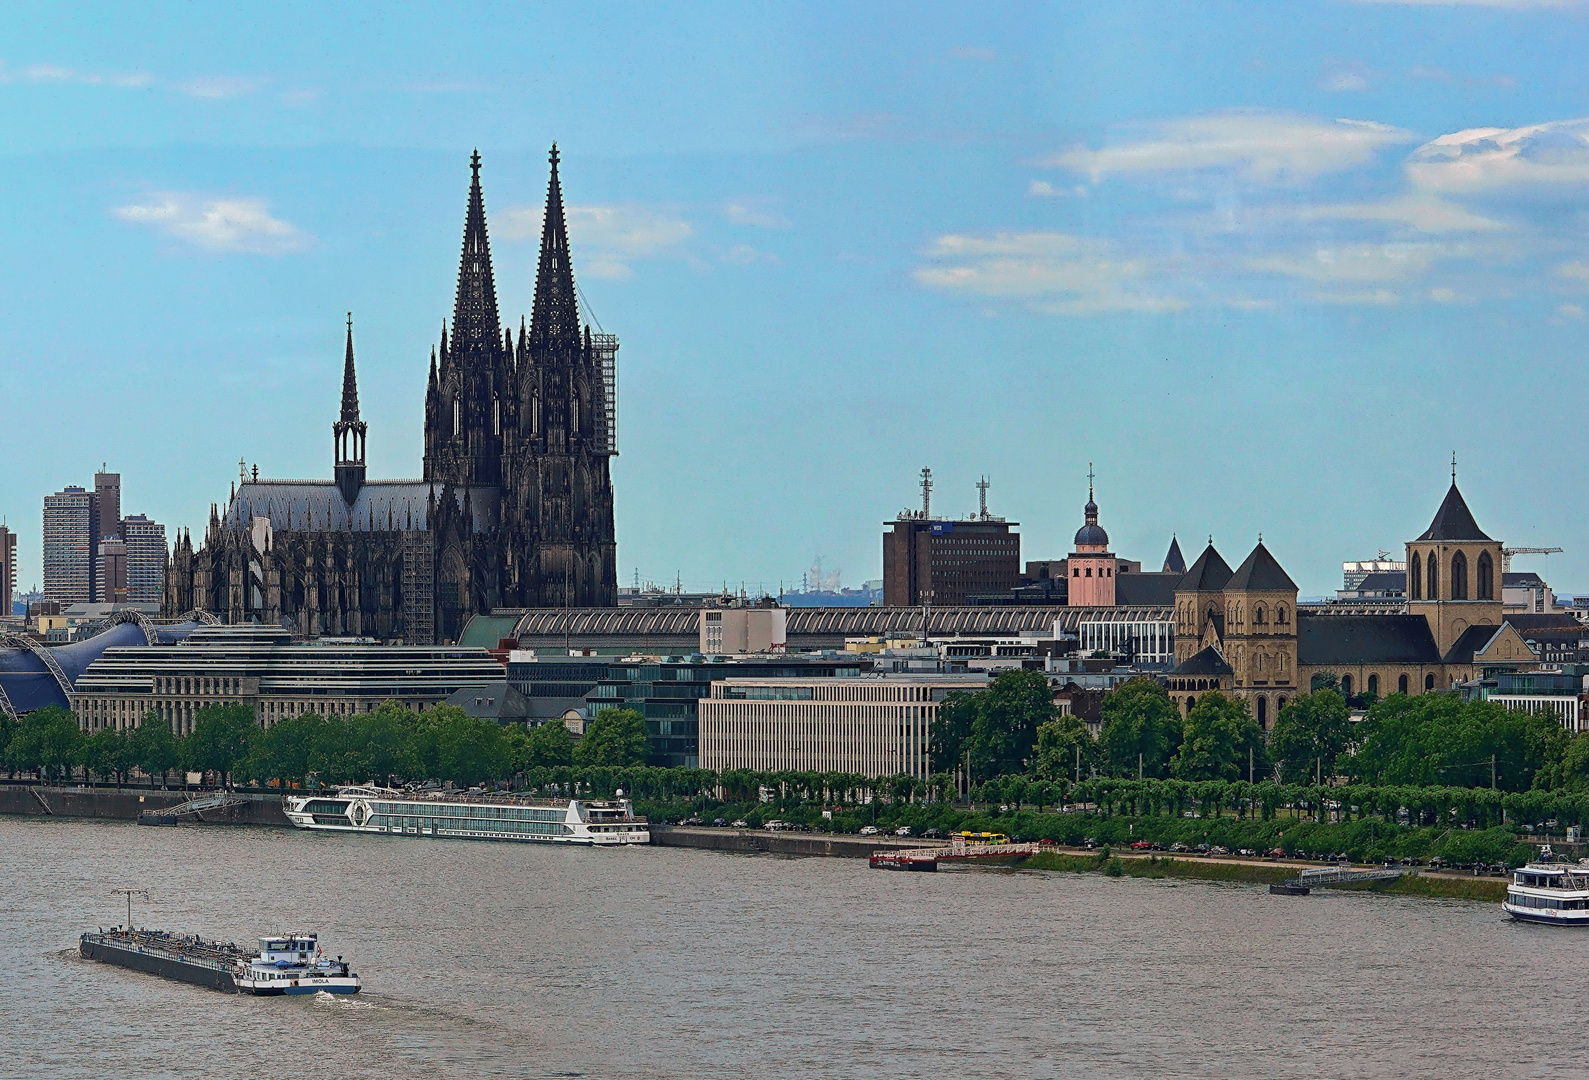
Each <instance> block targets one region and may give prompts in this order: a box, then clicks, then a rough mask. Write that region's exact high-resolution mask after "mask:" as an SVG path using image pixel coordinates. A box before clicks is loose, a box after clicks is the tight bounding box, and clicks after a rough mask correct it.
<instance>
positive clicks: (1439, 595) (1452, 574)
mask: <svg viewBox="0 0 1589 1080" xmlns="http://www.w3.org/2000/svg"><path fill="white" fill-rule="evenodd" d="M1501 568H1502V561H1501V542H1500V541H1499V540H1491V539H1490V538H1489V537H1488V536H1486V535H1485V534H1484V531H1483V530H1482V529H1480V528H1479V525H1478V522H1476V521H1474V520H1473V512H1472V511H1471V510H1469V509H1468V504H1467V501H1466V500H1464V499H1463V498H1462V492H1460V491H1458V490H1457V471H1456V466H1455V465H1453V466H1452V467H1451V488H1450V490H1448V491H1447V492H1446V497H1445V501H1443V502H1442V503H1441V504H1440V509H1439V510H1438V511H1436V512H1435V517H1434V520H1433V521H1431V522H1430V523H1429V527H1428V528H1427V529H1425V530H1424V531H1423V535H1421V536H1419V537H1418V539H1416V540H1409V541H1407V612H1408V614H1411V615H1422V616H1423V617H1424V618H1426V619H1428V620H1429V629H1430V631H1432V632H1433V634H1434V638H1435V646H1436V647H1437V648H1438V649H1439V651H1440V655H1441V656H1445V655H1447V654H1448V653H1450V652H1451V650H1452V647H1453V646H1454V645H1456V643H1457V641H1458V640H1459V639H1460V638H1461V637H1462V635H1463V634H1464V633H1466V632H1467V630H1468V628H1469V627H1473V626H1485V627H1490V628H1492V629H1493V628H1496V627H1499V626H1500V625H1501V623H1502V622H1504V621H1505V620H1504V618H1503V616H1502V614H1501V574H1500V571H1501Z"/></svg>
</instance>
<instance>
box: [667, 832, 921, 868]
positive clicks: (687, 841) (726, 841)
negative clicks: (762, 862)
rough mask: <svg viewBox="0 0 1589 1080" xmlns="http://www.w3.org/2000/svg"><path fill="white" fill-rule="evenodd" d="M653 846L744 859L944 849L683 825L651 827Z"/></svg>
mask: <svg viewBox="0 0 1589 1080" xmlns="http://www.w3.org/2000/svg"><path fill="white" fill-rule="evenodd" d="M651 842H652V843H653V844H656V845H657V846H659V847H689V848H705V849H708V850H711V851H732V852H737V853H739V854H742V855H750V854H755V853H757V852H763V853H767V854H771V855H833V856H838V857H840V858H849V859H864V858H867V857H868V856H870V855H871V854H872V852H874V851H876V850H878V849H879V848H902V847H942V846H943V843H942V841H938V842H927V841H921V840H908V839H902V838H896V837H892V836H830V835H828V834H827V833H798V832H767V831H765V830H763V829H695V828H689V827H687V826H680V825H655V824H654V825H652V826H651Z"/></svg>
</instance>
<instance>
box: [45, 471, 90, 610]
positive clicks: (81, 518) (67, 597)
mask: <svg viewBox="0 0 1589 1080" xmlns="http://www.w3.org/2000/svg"><path fill="white" fill-rule="evenodd" d="M98 540H99V507H98V505H97V498H96V496H95V495H94V493H93V492H92V491H85V490H84V489H83V488H80V487H75V486H68V487H64V488H62V489H61V490H60V491H57V492H56V493H55V494H54V495H46V496H44V595H45V596H46V597H47V598H48V599H50V600H57V601H59V602H61V603H63V604H86V603H88V602H89V601H91V600H93V599H94V556H95V555H96V554H97V548H98V546H99V545H98Z"/></svg>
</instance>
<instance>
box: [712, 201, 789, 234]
mask: <svg viewBox="0 0 1589 1080" xmlns="http://www.w3.org/2000/svg"><path fill="white" fill-rule="evenodd" d="M723 216H724V217H725V218H727V219H728V220H729V223H730V224H733V225H745V226H749V227H750V228H754V229H787V228H788V227H789V219H788V218H786V217H784V216H783V215H782V214H780V213H778V212H777V211H775V210H773V209H772V207H771V206H770V205H769V204H768V201H767V200H766V199H743V200H740V201H738V202H731V203H727V204H725V205H724V206H723Z"/></svg>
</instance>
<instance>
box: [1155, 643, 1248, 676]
mask: <svg viewBox="0 0 1589 1080" xmlns="http://www.w3.org/2000/svg"><path fill="white" fill-rule="evenodd" d="M1169 673H1170V674H1171V675H1199V676H1210V675H1213V676H1218V675H1234V674H1236V669H1235V668H1233V667H1231V666H1230V665H1229V664H1228V663H1226V662H1225V658H1224V656H1222V655H1221V654H1220V651H1219V650H1218V649H1216V648H1215V647H1214V646H1212V645H1210V646H1209V647H1208V648H1206V649H1204V650H1203V651H1202V652H1200V653H1198V654H1197V655H1196V656H1190V657H1188V658H1187V659H1186V662H1185V663H1183V664H1176V665H1175V666H1174V667H1172V668H1171V669H1170V671H1169Z"/></svg>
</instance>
